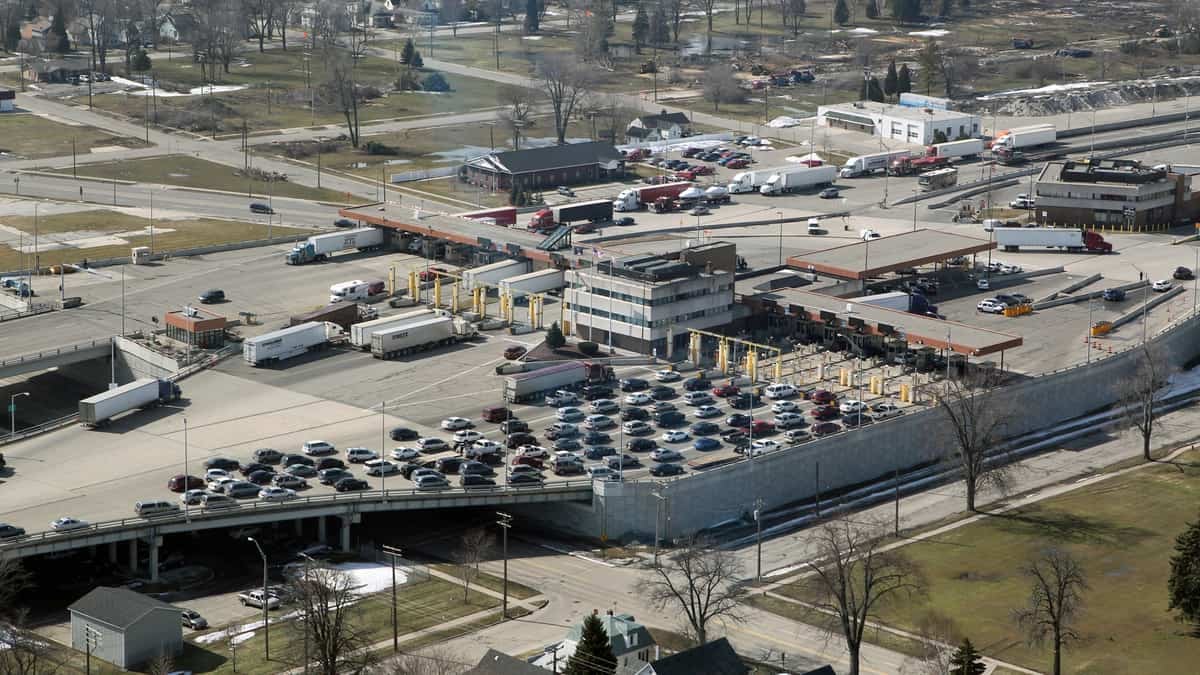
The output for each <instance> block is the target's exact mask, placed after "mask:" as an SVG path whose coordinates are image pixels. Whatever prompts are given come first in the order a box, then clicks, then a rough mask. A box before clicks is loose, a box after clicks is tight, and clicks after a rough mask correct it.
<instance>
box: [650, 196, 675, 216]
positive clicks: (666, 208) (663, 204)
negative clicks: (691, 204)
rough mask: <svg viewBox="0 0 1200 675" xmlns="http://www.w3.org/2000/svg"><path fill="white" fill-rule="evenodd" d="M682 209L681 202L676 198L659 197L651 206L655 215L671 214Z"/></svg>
mask: <svg viewBox="0 0 1200 675" xmlns="http://www.w3.org/2000/svg"><path fill="white" fill-rule="evenodd" d="M679 207H680V203H679V200H678V199H676V198H675V197H659V198H658V199H655V200H654V203H653V204H651V205H650V210H651V211H653V212H655V213H670V212H672V211H678V210H679Z"/></svg>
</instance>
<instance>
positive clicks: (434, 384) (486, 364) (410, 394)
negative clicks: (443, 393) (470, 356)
mask: <svg viewBox="0 0 1200 675" xmlns="http://www.w3.org/2000/svg"><path fill="white" fill-rule="evenodd" d="M505 360H507V359H505V358H503V357H501V358H498V359H492V360H491V361H485V362H483V363H481V364H479V365H478V366H475V367H473V368H468V369H466V370H464V371H462V372H460V373H455V374H454V375H451V376H450V377H446V378H443V379H441V380H438V381H437V382H432V383H430V384H427V385H425V386H424V387H419V388H417V389H414V390H412V391H410V392H408V393H407V394H405V395H404V396H401V397H399V398H394V399H391V400H390V401H388V402H387V404H388V405H391V404H392V403H393V402H395V401H403V400H405V399H409V398H412V397H413V396H416V395H417V394H419V393H421V392H423V391H426V390H428V389H432V388H433V387H437V386H441V385H443V384H445V383H447V382H450V381H451V380H456V379H458V378H460V377H462V376H464V375H470V374H471V373H473V372H474V371H476V370H479V369H481V368H488V367H491V366H494V365H495V364H497V363H499V362H501V361H505Z"/></svg>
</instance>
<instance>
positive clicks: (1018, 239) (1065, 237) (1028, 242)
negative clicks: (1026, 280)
mask: <svg viewBox="0 0 1200 675" xmlns="http://www.w3.org/2000/svg"><path fill="white" fill-rule="evenodd" d="M992 236H993V237H995V240H996V245H997V246H999V247H1001V248H1003V249H1004V250H1005V251H1017V250H1020V249H1021V248H1022V247H1025V248H1061V249H1066V250H1068V251H1090V252H1093V253H1110V252H1112V244H1110V243H1108V242H1107V241H1104V237H1102V236H1100V235H1099V234H1097V233H1095V232H1092V231H1091V230H1079V229H1074V228H1066V227H997V228H994V229H993V230H992Z"/></svg>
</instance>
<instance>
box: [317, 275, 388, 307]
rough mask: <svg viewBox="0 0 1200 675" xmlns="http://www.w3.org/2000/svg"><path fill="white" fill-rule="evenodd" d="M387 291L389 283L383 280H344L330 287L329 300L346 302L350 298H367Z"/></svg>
mask: <svg viewBox="0 0 1200 675" xmlns="http://www.w3.org/2000/svg"><path fill="white" fill-rule="evenodd" d="M386 292H387V284H385V283H383V282H382V281H363V280H361V279H356V280H354V281H343V282H341V283H340V284H334V285H332V286H330V287H329V302H345V301H350V300H366V299H368V298H371V297H374V296H376V295H383V294H384V293H386Z"/></svg>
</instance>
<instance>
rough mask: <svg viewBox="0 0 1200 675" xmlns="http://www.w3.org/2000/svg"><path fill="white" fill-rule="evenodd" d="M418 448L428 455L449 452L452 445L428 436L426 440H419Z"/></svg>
mask: <svg viewBox="0 0 1200 675" xmlns="http://www.w3.org/2000/svg"><path fill="white" fill-rule="evenodd" d="M417 448H419V449H420V450H421V452H426V453H428V452H441V451H443V450H449V449H450V444H449V443H447V442H446V441H445V440H443V439H441V438H433V437H430V436H426V437H424V438H418V439H417Z"/></svg>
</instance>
